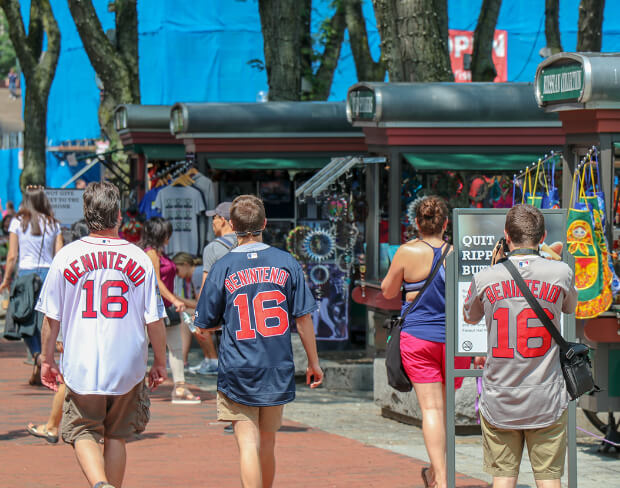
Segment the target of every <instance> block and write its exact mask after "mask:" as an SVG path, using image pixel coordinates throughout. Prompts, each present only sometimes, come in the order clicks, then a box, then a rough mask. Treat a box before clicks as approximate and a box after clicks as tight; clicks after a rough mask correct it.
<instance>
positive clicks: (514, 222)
mask: <svg viewBox="0 0 620 488" xmlns="http://www.w3.org/2000/svg"><path fill="white" fill-rule="evenodd" d="M505 229H506V234H508V236H509V237H510V240H512V242H513V244H514V245H516V246H518V245H523V246H536V245H538V243H540V240H541V239H542V237H543V236H544V235H545V217H544V216H543V214H542V212H541V211H540V210H538V209H537V208H536V207H532V206H531V205H515V206H514V207H512V208H511V209H510V210H508V213H507V214H506V225H505Z"/></svg>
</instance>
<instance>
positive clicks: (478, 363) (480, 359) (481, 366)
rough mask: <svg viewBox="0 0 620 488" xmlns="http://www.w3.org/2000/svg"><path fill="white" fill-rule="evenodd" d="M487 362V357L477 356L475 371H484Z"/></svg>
mask: <svg viewBox="0 0 620 488" xmlns="http://www.w3.org/2000/svg"><path fill="white" fill-rule="evenodd" d="M486 362H487V358H486V356H476V357H475V358H474V369H484V363H486Z"/></svg>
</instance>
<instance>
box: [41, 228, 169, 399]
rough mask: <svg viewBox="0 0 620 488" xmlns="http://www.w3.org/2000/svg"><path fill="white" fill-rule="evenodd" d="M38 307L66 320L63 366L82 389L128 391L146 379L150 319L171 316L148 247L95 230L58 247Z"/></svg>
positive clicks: (87, 392)
mask: <svg viewBox="0 0 620 488" xmlns="http://www.w3.org/2000/svg"><path fill="white" fill-rule="evenodd" d="M36 309H37V310H38V311H39V312H41V313H43V314H45V315H47V316H48V317H51V318H52V319H54V320H58V321H60V330H61V332H62V337H63V338H64V348H65V350H64V353H63V355H62V356H61V363H60V366H61V371H62V374H63V376H64V379H65V383H66V384H67V386H68V387H69V388H71V390H73V391H75V392H77V393H79V394H80V395H91V394H92V395H124V394H125V393H127V392H128V391H130V390H131V389H132V388H133V387H135V386H136V385H137V384H138V383H139V382H140V381H144V374H145V373H146V361H147V359H148V349H147V345H148V340H147V337H146V333H145V329H144V326H145V325H146V324H150V323H152V322H156V321H157V320H159V319H160V318H164V317H165V316H166V313H165V310H164V306H163V302H162V300H161V296H160V294H159V289H158V287H157V278H156V277H155V271H154V269H153V265H152V263H151V260H150V259H149V257H148V256H147V255H146V254H145V252H144V251H143V250H142V249H140V248H139V247H137V246H135V245H133V244H130V243H129V242H127V241H126V240H124V239H109V238H99V237H90V236H87V237H84V238H82V239H80V240H79V241H74V242H72V243H71V244H68V245H66V246H65V247H63V248H62V249H61V250H60V251H59V252H58V254H57V255H56V257H55V258H54V261H53V262H52V265H51V267H50V270H49V273H48V275H47V278H46V280H45V283H44V284H43V288H42V290H41V294H40V296H39V301H38V303H37V306H36Z"/></svg>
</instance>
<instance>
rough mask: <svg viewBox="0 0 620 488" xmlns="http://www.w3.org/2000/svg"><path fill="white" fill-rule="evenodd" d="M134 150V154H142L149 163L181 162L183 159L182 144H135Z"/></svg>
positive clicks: (183, 150) (183, 148)
mask: <svg viewBox="0 0 620 488" xmlns="http://www.w3.org/2000/svg"><path fill="white" fill-rule="evenodd" d="M134 148H135V151H136V152H138V153H139V152H142V153H143V154H144V155H145V156H146V157H147V159H149V160H151V161H154V160H158V161H182V160H183V159H185V146H184V145H183V144H135V145H134Z"/></svg>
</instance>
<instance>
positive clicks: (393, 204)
mask: <svg viewBox="0 0 620 488" xmlns="http://www.w3.org/2000/svg"><path fill="white" fill-rule="evenodd" d="M389 164H390V180H389V191H388V198H389V210H388V215H389V222H388V235H389V243H390V244H396V245H400V243H401V231H400V213H401V212H400V209H401V198H400V193H401V188H402V167H401V157H400V152H399V151H391V152H390V155H389Z"/></svg>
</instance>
